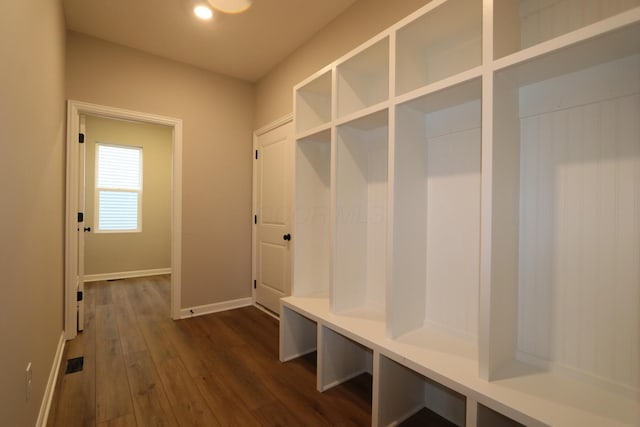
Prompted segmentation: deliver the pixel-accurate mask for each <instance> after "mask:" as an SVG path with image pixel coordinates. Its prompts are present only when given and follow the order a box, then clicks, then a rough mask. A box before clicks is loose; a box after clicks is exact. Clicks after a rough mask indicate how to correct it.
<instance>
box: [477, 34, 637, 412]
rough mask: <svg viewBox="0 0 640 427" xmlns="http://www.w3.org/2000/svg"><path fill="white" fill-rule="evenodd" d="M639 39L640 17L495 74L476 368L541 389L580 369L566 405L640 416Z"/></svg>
mask: <svg viewBox="0 0 640 427" xmlns="http://www.w3.org/2000/svg"><path fill="white" fill-rule="evenodd" d="M638 40H640V24H635V25H632V26H628V27H625V28H622V29H619V30H616V31H615V32H613V33H611V34H607V35H605V36H602V37H599V38H596V39H593V40H587V41H585V42H583V43H580V44H578V45H575V46H571V47H569V48H566V49H564V50H563V51H561V52H556V53H554V54H552V55H547V56H544V57H540V58H537V59H535V60H532V61H528V62H526V63H523V64H520V65H518V66H514V67H511V68H508V69H504V70H502V71H501V72H499V73H496V75H495V82H494V93H493V98H494V116H493V120H492V122H493V135H494V138H493V146H492V148H491V150H489V151H487V152H488V153H492V157H491V158H490V161H489V162H488V163H485V164H486V165H489V164H490V165H491V167H490V168H489V169H488V170H487V171H486V173H488V174H490V177H491V181H490V182H491V187H492V188H491V191H490V192H488V194H491V193H492V200H491V199H487V200H485V201H484V203H488V204H490V212H491V215H490V217H491V221H492V225H491V228H489V229H492V230H493V232H492V233H491V235H490V239H491V245H490V246H489V247H490V248H491V252H490V253H489V254H490V259H488V260H486V261H485V262H483V265H485V266H488V265H491V267H492V268H491V275H490V276H489V275H487V276H483V277H487V278H489V279H490V280H489V282H487V283H483V284H482V288H483V292H486V294H485V295H486V296H487V297H486V301H487V302H488V305H486V306H484V308H483V309H485V310H488V312H487V313H490V315H488V314H487V315H484V316H481V318H484V319H487V321H488V323H487V324H484V325H483V326H482V327H483V329H484V330H486V336H487V337H489V338H488V340H487V341H485V342H483V343H481V345H482V347H483V349H482V351H481V354H482V355H483V356H482V361H481V372H482V373H483V376H484V377H486V378H488V379H491V380H506V379H509V378H522V380H521V381H520V382H518V381H516V382H513V381H512V382H511V383H510V384H516V385H515V386H517V387H520V386H522V388H524V389H527V390H528V391H529V392H531V393H533V394H536V395H537V394H539V393H542V392H543V390H547V392H548V393H549V396H552V395H554V394H556V393H555V390H558V389H559V388H560V386H557V385H555V384H556V383H558V384H561V383H562V381H564V380H563V379H570V380H571V381H576V380H577V385H569V386H567V387H569V388H570V390H571V392H568V393H565V394H566V396H570V398H566V397H563V398H562V400H563V401H564V400H566V399H569V401H568V402H566V404H567V406H571V407H573V406H576V405H577V407H579V408H581V409H582V410H584V411H586V412H588V413H592V414H593V417H594V419H596V417H597V416H603V418H602V419H609V420H610V422H613V420H615V421H617V422H620V423H628V424H637V423H638V422H639V421H640V419H639V417H640V411H639V404H638V396H639V395H640V394H639V389H640V372H639V371H640V364H638V360H640V317H639V316H640V314H639V313H640V263H639V262H638V260H639V259H640V124H639V123H640V121H639V120H638V118H639V117H640V43H638ZM559 55H562V58H563V60H562V61H558V60H557V58H558V56H559ZM487 160H488V159H487ZM486 208H487V209H488V208H489V206H486ZM487 236H488V235H487ZM483 246H484V245H483ZM556 377H557V379H556ZM536 378H537V380H536ZM543 378H546V379H544V380H543ZM525 384H530V385H533V387H532V388H531V389H530V390H529V389H528V388H527V386H525ZM586 396H597V397H593V399H594V400H599V402H598V404H597V405H593V404H588V403H585V402H588V400H589V399H588V398H587V397H586ZM634 402H635V403H634ZM611 407H618V408H619V410H617V411H615V413H611V412H614V411H611V410H610V409H607V408H611ZM605 413H606V415H603V414H605Z"/></svg>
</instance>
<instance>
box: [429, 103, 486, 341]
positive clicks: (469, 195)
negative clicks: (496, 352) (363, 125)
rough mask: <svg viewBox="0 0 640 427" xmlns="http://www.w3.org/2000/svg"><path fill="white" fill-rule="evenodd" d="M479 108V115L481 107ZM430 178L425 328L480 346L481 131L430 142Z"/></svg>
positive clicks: (455, 133) (453, 135)
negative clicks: (478, 343) (477, 341)
mask: <svg viewBox="0 0 640 427" xmlns="http://www.w3.org/2000/svg"><path fill="white" fill-rule="evenodd" d="M473 104H475V108H474V109H475V110H476V112H479V103H478V102H475V103H473ZM478 117H479V114H478ZM427 174H428V178H427V186H426V187H427V188H426V190H427V215H426V221H427V236H426V239H427V257H426V260H425V261H426V268H427V277H426V284H425V285H426V296H425V297H426V302H425V307H426V310H425V325H428V326H431V327H435V328H437V329H440V330H442V331H445V332H447V333H450V334H452V335H454V336H457V337H459V338H463V339H466V340H468V341H472V342H475V341H476V339H477V336H478V294H479V278H478V273H479V269H480V249H479V248H480V215H479V213H480V129H479V128H476V129H471V130H466V131H460V132H454V133H451V134H446V135H440V136H437V137H434V138H429V139H428V140H427Z"/></svg>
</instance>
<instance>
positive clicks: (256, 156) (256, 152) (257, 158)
mask: <svg viewBox="0 0 640 427" xmlns="http://www.w3.org/2000/svg"><path fill="white" fill-rule="evenodd" d="M256 160H258V150H256Z"/></svg>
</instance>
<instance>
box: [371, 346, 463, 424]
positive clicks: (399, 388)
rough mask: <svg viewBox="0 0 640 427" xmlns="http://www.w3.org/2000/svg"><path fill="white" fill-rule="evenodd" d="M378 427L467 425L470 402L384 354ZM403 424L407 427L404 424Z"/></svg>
mask: <svg viewBox="0 0 640 427" xmlns="http://www.w3.org/2000/svg"><path fill="white" fill-rule="evenodd" d="M378 372H379V379H378V380H379V395H378V408H377V410H378V425H380V426H388V425H398V424H400V423H403V422H406V423H407V424H406V425H417V424H415V423H416V422H419V421H420V420H426V419H431V420H433V424H426V423H425V424H422V425H435V426H460V427H463V426H465V425H466V417H467V414H466V412H467V410H466V406H467V399H466V397H465V396H463V395H462V394H460V393H458V392H456V391H454V390H451V389H450V388H448V387H445V386H443V385H442V384H439V383H437V382H436V381H433V380H431V379H429V378H427V377H425V376H423V375H421V374H419V373H418V372H415V371H413V370H412V369H409V368H407V367H406V366H403V365H401V364H399V363H398V362H395V361H394V360H392V359H389V358H388V357H385V356H383V355H380V366H379V371H378ZM402 425H405V424H404V423H403V424H402Z"/></svg>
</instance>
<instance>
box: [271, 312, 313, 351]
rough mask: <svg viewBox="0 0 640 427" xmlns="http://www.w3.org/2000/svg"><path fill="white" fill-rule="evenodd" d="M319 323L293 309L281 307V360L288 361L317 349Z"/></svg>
mask: <svg viewBox="0 0 640 427" xmlns="http://www.w3.org/2000/svg"><path fill="white" fill-rule="evenodd" d="M317 336H318V326H317V323H316V322H315V321H313V320H311V319H308V318H306V317H305V316H303V315H301V314H299V313H297V312H296V311H294V310H291V309H290V308H289V307H287V306H286V305H283V306H282V308H281V309H280V361H281V362H286V361H289V360H292V359H296V358H298V357H301V356H304V355H305V354H309V353H311V352H314V351H316V349H317V341H318V340H317Z"/></svg>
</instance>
